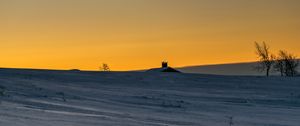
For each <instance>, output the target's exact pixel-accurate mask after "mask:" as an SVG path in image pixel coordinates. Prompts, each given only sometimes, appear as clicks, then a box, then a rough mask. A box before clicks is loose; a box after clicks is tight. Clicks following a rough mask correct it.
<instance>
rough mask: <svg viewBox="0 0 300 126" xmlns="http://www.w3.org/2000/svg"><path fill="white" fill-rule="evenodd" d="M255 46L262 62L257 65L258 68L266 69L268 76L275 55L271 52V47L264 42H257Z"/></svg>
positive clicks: (260, 69)
mask: <svg viewBox="0 0 300 126" xmlns="http://www.w3.org/2000/svg"><path fill="white" fill-rule="evenodd" d="M255 48H256V54H257V55H258V57H259V60H260V64H259V66H257V70H259V71H261V72H262V71H265V72H266V76H269V75H270V70H271V68H272V66H273V64H274V63H275V60H274V59H275V56H274V55H273V54H271V52H270V47H269V46H268V45H267V44H266V43H265V42H263V43H262V44H259V43H257V42H255Z"/></svg>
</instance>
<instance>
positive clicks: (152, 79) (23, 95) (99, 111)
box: [0, 69, 300, 126]
mask: <svg viewBox="0 0 300 126" xmlns="http://www.w3.org/2000/svg"><path fill="white" fill-rule="evenodd" d="M299 82H300V78H277V77H270V78H265V77H247V76H215V75H197V74H180V73H155V72H150V73H148V72H107V73H106V72H102V73H101V72H80V71H50V70H49V71H48V70H20V69H19V70H18V69H0V88H1V90H2V91H3V90H4V93H3V94H4V95H3V96H0V100H1V104H0V125H1V126H2V125H3V126H41V125H42V126H100V125H101V126H102V125H107V126H111V125H122V126H141V125H149V126H166V125H170V126H179V125H187V126H229V122H230V120H231V119H230V117H233V118H232V122H233V123H234V125H236V126H299V124H300V120H299V117H300V85H299ZM1 90H0V91H1Z"/></svg>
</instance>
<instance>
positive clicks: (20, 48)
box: [0, 0, 300, 70]
mask: <svg viewBox="0 0 300 126" xmlns="http://www.w3.org/2000/svg"><path fill="white" fill-rule="evenodd" d="M299 6H300V1H299V0H0V44H1V46H0V57H1V58H0V67H17V68H44V69H46V68H49V69H75V68H77V69H84V70H97V69H98V66H99V65H100V64H101V63H107V64H109V65H110V67H111V69H112V70H134V69H144V68H150V67H159V66H160V62H161V61H162V60H168V61H169V62H170V63H171V65H173V66H188V65H201V64H217V63H228V62H245V61H254V60H256V56H255V53H254V45H253V43H254V41H259V42H260V41H266V42H267V43H269V44H270V45H271V46H272V49H273V50H274V51H277V50H279V49H286V50H289V51H290V52H293V53H295V54H297V55H300V7H299Z"/></svg>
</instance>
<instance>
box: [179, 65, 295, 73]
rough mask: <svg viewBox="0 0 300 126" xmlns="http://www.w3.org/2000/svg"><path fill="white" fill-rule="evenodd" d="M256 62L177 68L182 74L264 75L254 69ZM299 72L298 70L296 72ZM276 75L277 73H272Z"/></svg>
mask: <svg viewBox="0 0 300 126" xmlns="http://www.w3.org/2000/svg"><path fill="white" fill-rule="evenodd" d="M257 64H258V62H248V63H232V64H217V65H200V66H187V67H181V68H177V69H178V70H180V71H181V72H184V73H202V74H217V75H253V76H257V75H264V73H260V72H258V71H256V70H255V69H254V67H255V66H257ZM298 71H300V69H299V70H298ZM272 74H273V75H278V73H272Z"/></svg>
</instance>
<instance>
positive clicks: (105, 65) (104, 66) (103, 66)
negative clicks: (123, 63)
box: [100, 63, 110, 71]
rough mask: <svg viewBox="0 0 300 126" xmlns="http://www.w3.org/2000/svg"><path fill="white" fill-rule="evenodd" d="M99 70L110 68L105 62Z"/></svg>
mask: <svg viewBox="0 0 300 126" xmlns="http://www.w3.org/2000/svg"><path fill="white" fill-rule="evenodd" d="M100 71H110V68H109V66H108V65H107V64H106V63H103V64H102V66H101V67H100Z"/></svg>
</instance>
